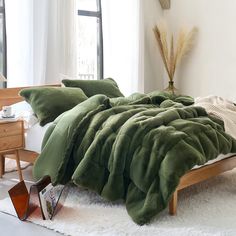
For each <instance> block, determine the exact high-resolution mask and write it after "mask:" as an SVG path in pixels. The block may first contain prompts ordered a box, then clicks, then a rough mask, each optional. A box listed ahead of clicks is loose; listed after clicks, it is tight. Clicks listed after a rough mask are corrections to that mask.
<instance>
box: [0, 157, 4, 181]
mask: <svg viewBox="0 0 236 236" xmlns="http://www.w3.org/2000/svg"><path fill="white" fill-rule="evenodd" d="M4 173H5V156H4V155H0V178H2V176H3V175H4Z"/></svg>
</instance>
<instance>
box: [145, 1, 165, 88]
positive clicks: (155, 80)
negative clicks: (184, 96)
mask: <svg viewBox="0 0 236 236" xmlns="http://www.w3.org/2000/svg"><path fill="white" fill-rule="evenodd" d="M142 7H143V19H144V20H143V23H144V62H143V63H144V91H145V92H150V91H153V90H155V89H160V90H162V89H163V71H164V70H163V64H162V61H161V58H160V53H159V51H158V46H157V43H156V41H155V40H156V39H155V36H154V33H153V30H152V29H153V27H154V26H155V25H156V23H157V22H158V21H159V20H160V19H161V18H162V17H163V10H162V8H161V6H160V3H159V1H158V0H145V1H143V6H142Z"/></svg>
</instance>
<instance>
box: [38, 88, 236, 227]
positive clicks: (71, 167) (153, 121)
mask: <svg viewBox="0 0 236 236" xmlns="http://www.w3.org/2000/svg"><path fill="white" fill-rule="evenodd" d="M192 103H193V99H191V98H190V97H180V96H179V97H178V96H169V95H166V94H163V93H157V92H154V93H152V94H149V95H142V94H135V95H133V96H130V97H128V98H120V99H117V98H115V99H109V98H108V97H106V96H104V95H96V96H93V97H91V98H89V99H88V100H86V101H84V102H83V103H81V104H79V105H77V106H76V107H74V108H73V109H72V110H70V111H68V112H65V113H63V114H62V115H61V116H59V117H58V118H57V119H56V120H55V122H54V123H53V124H52V125H51V126H50V128H49V129H48V130H47V133H46V135H45V137H44V141H43V145H42V153H41V155H40V156H39V158H38V159H37V161H36V163H35V166H34V177H35V179H39V178H41V177H42V176H44V175H50V176H51V178H52V181H53V183H54V184H58V183H67V182H68V181H73V182H74V183H75V184H76V185H80V186H84V187H86V188H89V189H92V190H94V191H96V192H98V193H99V194H100V195H101V196H103V197H104V198H106V199H109V200H111V201H116V200H119V199H123V200H124V202H125V204H126V208H127V211H128V213H129V215H130V216H131V217H132V219H133V220H134V221H135V222H136V223H137V224H140V225H142V224H145V223H148V222H149V221H150V220H151V219H152V217H153V216H155V215H156V214H157V213H158V212H160V211H161V210H163V209H164V208H165V207H166V206H167V205H168V202H169V200H170V198H171V196H172V194H173V192H174V191H175V189H176V187H177V186H178V183H179V180H180V177H181V176H183V175H184V174H185V173H186V172H187V171H188V170H190V169H191V168H192V167H193V166H195V165H201V164H204V163H205V162H207V161H208V160H210V159H214V158H216V157H217V156H218V155H219V154H221V153H223V154H226V153H229V152H231V153H233V152H236V140H235V139H233V138H232V137H231V136H230V135H228V134H226V133H225V132H224V126H223V122H222V121H221V120H219V119H217V118H216V117H213V116H209V115H207V113H206V111H205V110H204V108H202V107H197V106H187V105H191V104H192Z"/></svg>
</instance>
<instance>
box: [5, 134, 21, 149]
mask: <svg viewBox="0 0 236 236" xmlns="http://www.w3.org/2000/svg"><path fill="white" fill-rule="evenodd" d="M23 147H24V140H23V137H22V135H21V134H19V135H15V136H9V137H3V138H0V152H1V151H4V150H11V149H17V148H23Z"/></svg>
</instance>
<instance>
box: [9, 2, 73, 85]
mask: <svg viewBox="0 0 236 236" xmlns="http://www.w3.org/2000/svg"><path fill="white" fill-rule="evenodd" d="M76 15H77V13H76V0H50V1H48V0H21V1H19V0H6V27H7V54H8V56H7V63H8V70H7V73H8V87H16V86H27V85H40V84H50V83H60V80H61V78H60V74H61V73H62V74H68V75H70V76H75V75H76V73H77V68H76V57H77V50H76V28H77V27H76Z"/></svg>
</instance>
